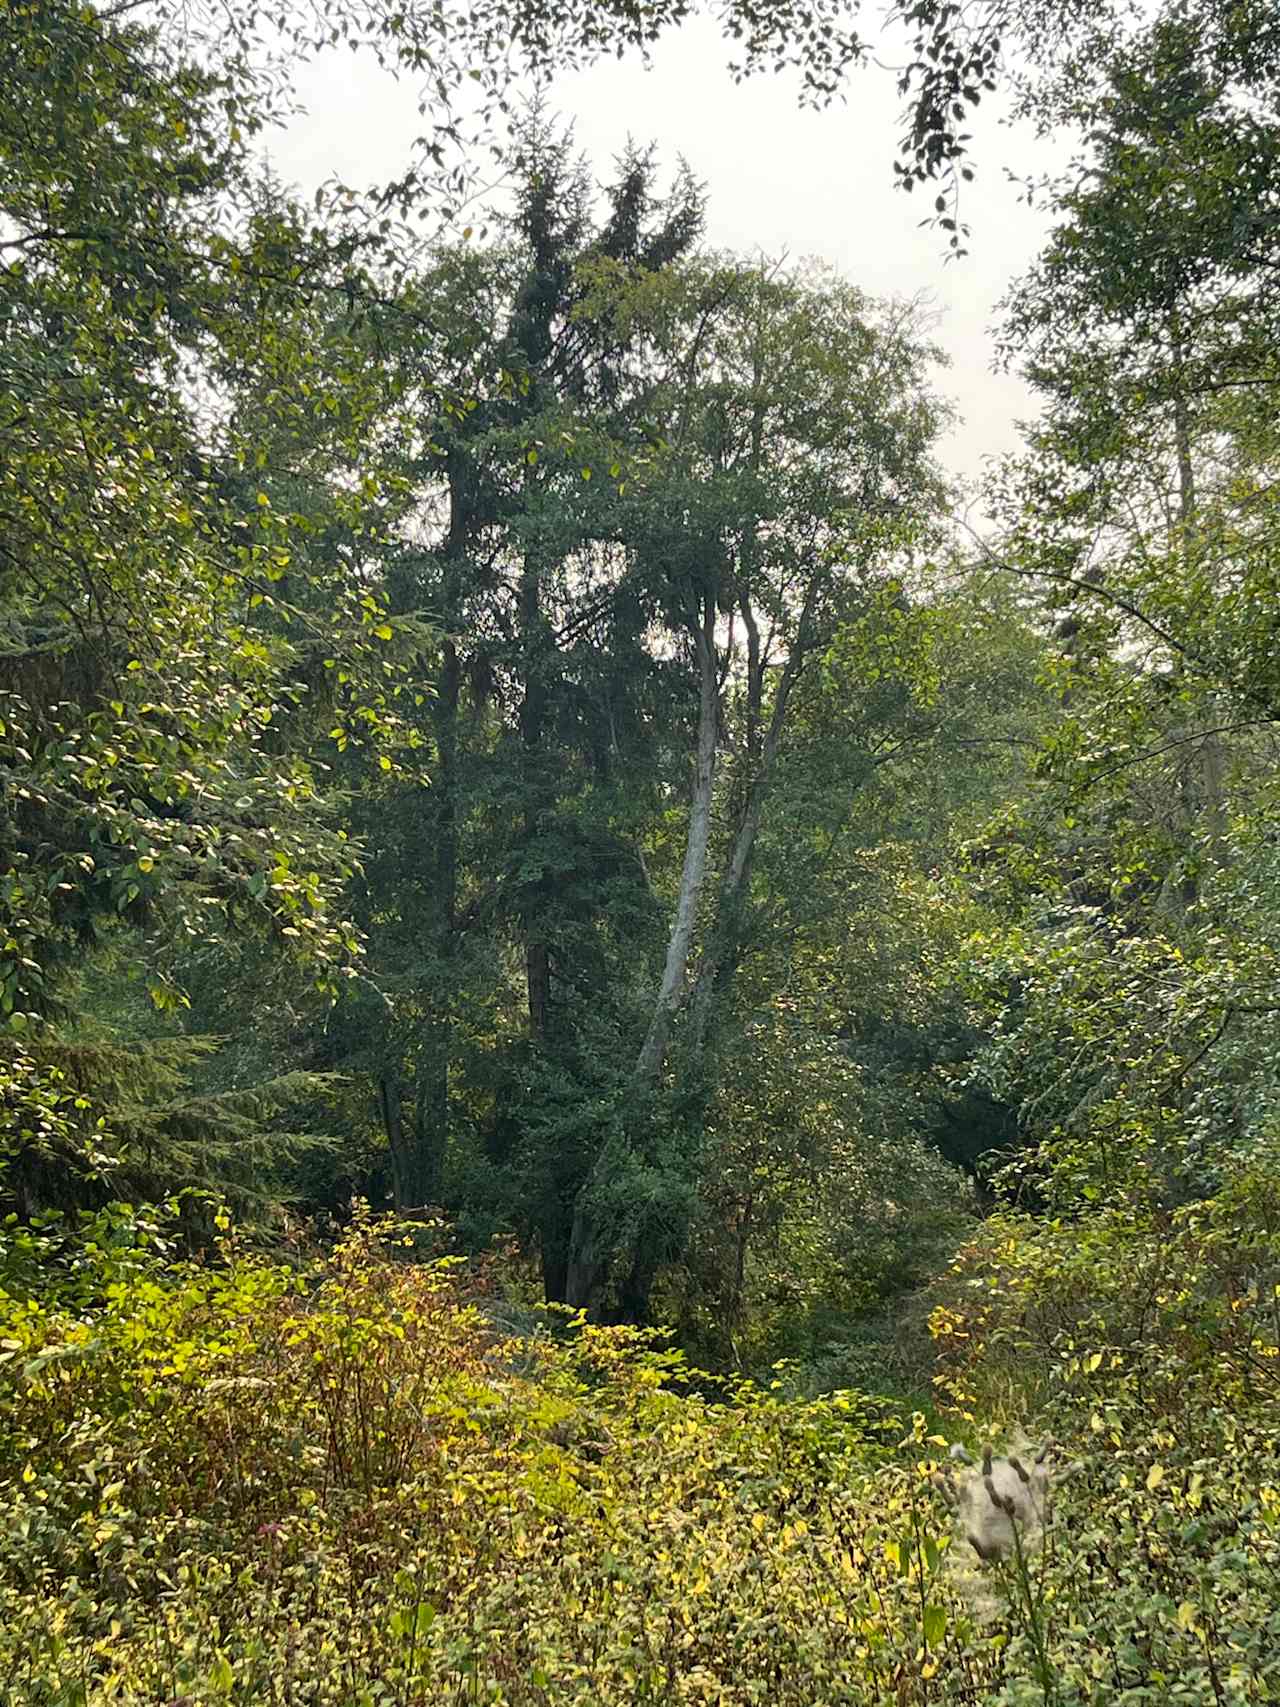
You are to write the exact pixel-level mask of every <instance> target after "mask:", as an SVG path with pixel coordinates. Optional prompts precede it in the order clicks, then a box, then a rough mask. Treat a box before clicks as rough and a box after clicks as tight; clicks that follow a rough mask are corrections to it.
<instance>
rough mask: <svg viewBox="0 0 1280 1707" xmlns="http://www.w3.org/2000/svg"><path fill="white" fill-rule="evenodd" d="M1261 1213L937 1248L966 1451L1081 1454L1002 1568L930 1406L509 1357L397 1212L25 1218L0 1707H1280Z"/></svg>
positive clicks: (1260, 1183)
mask: <svg viewBox="0 0 1280 1707" xmlns="http://www.w3.org/2000/svg"><path fill="white" fill-rule="evenodd" d="M1278 1206H1280V1194H1277V1191H1276V1188H1275V1186H1274V1185H1273V1184H1269V1183H1268V1181H1267V1175H1266V1174H1265V1173H1263V1174H1260V1175H1256V1176H1251V1177H1250V1178H1248V1179H1245V1180H1242V1181H1241V1182H1240V1183H1239V1184H1238V1185H1236V1186H1234V1187H1232V1188H1230V1189H1229V1190H1228V1191H1227V1192H1226V1193H1224V1194H1223V1195H1222V1196H1221V1197H1220V1198H1219V1199H1217V1200H1215V1202H1214V1203H1212V1204H1210V1205H1207V1206H1202V1207H1200V1208H1199V1209H1197V1210H1194V1211H1190V1210H1189V1211H1186V1212H1184V1213H1183V1214H1182V1215H1181V1216H1178V1217H1174V1218H1173V1219H1172V1220H1170V1222H1169V1223H1168V1225H1166V1226H1162V1227H1158V1228H1153V1227H1151V1226H1146V1227H1143V1226H1139V1225H1137V1224H1136V1223H1134V1222H1132V1221H1121V1220H1114V1221H1108V1220H1099V1221H1097V1222H1096V1223H1094V1224H1092V1225H1091V1226H1090V1227H1089V1228H1088V1229H1081V1228H1073V1229H1068V1228H1066V1227H1061V1226H1060V1227H1057V1228H1052V1227H1051V1228H1048V1229H1044V1228H1040V1229H1038V1230H1037V1229H1035V1228H1033V1227H1031V1226H1030V1225H1026V1224H1021V1223H1018V1222H1016V1221H1012V1220H1010V1221H1004V1222H1001V1221H995V1222H992V1223H990V1224H989V1225H988V1227H987V1228H986V1230H985V1231H984V1233H983V1236H982V1237H981V1239H980V1240H976V1241H975V1242H973V1243H972V1244H971V1245H970V1246H969V1247H968V1248H967V1249H966V1250H965V1251H964V1252H963V1253H961V1256H960V1258H959V1259H958V1261H957V1264H956V1267H955V1270H954V1271H953V1273H952V1274H951V1276H950V1277H949V1278H948V1281H947V1283H946V1287H945V1289H944V1290H945V1297H942V1296H941V1295H940V1298H939V1302H938V1305H937V1308H936V1310H935V1314H934V1329H935V1334H936V1336H937V1339H938V1344H939V1349H940V1359H941V1361H940V1372H941V1373H940V1382H939V1394H940V1399H941V1401H942V1403H943V1405H944V1407H945V1409H944V1412H943V1414H944V1415H946V1416H948V1418H949V1422H948V1425H947V1426H948V1428H949V1431H954V1432H959V1433H963V1434H964V1435H965V1436H966V1438H968V1439H969V1440H970V1441H971V1442H974V1441H976V1440H978V1439H980V1438H981V1436H982V1434H983V1432H984V1430H985V1429H987V1428H988V1427H993V1428H1000V1429H1001V1430H1002V1431H1003V1432H1004V1435H1005V1437H1006V1438H1008V1437H1009V1436H1010V1435H1011V1434H1012V1433H1013V1432H1014V1431H1015V1430H1016V1428H1017V1426H1018V1425H1019V1423H1022V1422H1025V1423H1027V1424H1028V1425H1029V1424H1030V1423H1031V1422H1032V1421H1033V1420H1034V1421H1036V1422H1040V1421H1043V1420H1046V1419H1047V1420H1049V1421H1051V1422H1052V1423H1053V1425H1054V1426H1055V1427H1056V1428H1057V1430H1058V1433H1059V1436H1060V1438H1061V1440H1062V1442H1063V1444H1064V1445H1065V1446H1066V1447H1067V1448H1068V1449H1069V1450H1070V1451H1071V1452H1073V1453H1074V1454H1076V1455H1077V1456H1079V1457H1081V1458H1082V1459H1083V1469H1082V1472H1081V1473H1080V1474H1078V1475H1077V1476H1075V1477H1074V1478H1073V1479H1072V1480H1070V1481H1069V1482H1067V1483H1065V1484H1064V1486H1063V1488H1062V1490H1061V1494H1060V1498H1059V1505H1058V1511H1057V1514H1056V1518H1055V1521H1054V1523H1053V1525H1052V1527H1051V1530H1050V1535H1049V1539H1048V1542H1047V1544H1046V1545H1045V1546H1044V1547H1043V1548H1042V1549H1040V1550H1039V1551H1037V1552H1036V1553H1035V1554H1034V1555H1033V1556H1031V1557H1028V1558H1026V1559H1022V1560H1019V1559H1015V1560H1013V1561H1012V1562H1010V1563H1008V1564H1005V1565H1000V1566H994V1567H991V1566H982V1567H979V1566H978V1565H977V1563H976V1561H975V1560H974V1558H973V1556H972V1553H971V1551H970V1549H969V1548H968V1546H967V1544H966V1543H965V1542H964V1540H963V1538H962V1537H959V1536H955V1535H953V1533H952V1525H951V1521H950V1518H949V1514H948V1512H947V1510H946V1508H945V1506H944V1504H943V1502H942V1500H941V1499H940V1497H939V1496H938V1495H937V1494H936V1493H935V1491H934V1489H933V1487H932V1485H931V1484H930V1481H929V1473H930V1471H931V1469H932V1468H934V1465H935V1461H936V1460H937V1459H938V1458H939V1457H940V1456H941V1455H942V1453H943V1448H944V1445H945V1442H944V1441H943V1440H942V1438H941V1436H939V1435H936V1434H929V1433H927V1432H926V1431H927V1429H928V1428H929V1427H930V1426H931V1425H930V1424H928V1423H926V1422H925V1421H924V1419H923V1417H922V1416H920V1415H919V1413H917V1414H916V1416H915V1417H914V1419H901V1418H900V1417H897V1416H895V1415H894V1414H893V1410H892V1408H891V1406H890V1405H889V1403H888V1401H885V1400H876V1399H871V1398H865V1397H863V1396H860V1395H858V1394H855V1393H852V1392H844V1393H836V1394H832V1395H829V1396H827V1397H826V1398H823V1399H820V1400H816V1401H813V1400H802V1399H792V1398H790V1397H788V1396H787V1393H786V1391H785V1389H784V1388H783V1387H781V1386H780V1385H775V1386H773V1387H769V1386H767V1385H766V1386H764V1387H758V1386H754V1385H752V1384H750V1383H726V1382H724V1381H716V1380H712V1379H711V1378H708V1377H702V1376H699V1375H697V1374H695V1373H694V1372H692V1371H691V1370H689V1369H688V1368H687V1367H686V1365H685V1364H684V1362H683V1360H682V1359H681V1357H680V1356H679V1354H678V1353H675V1352H672V1351H670V1350H667V1349H664V1348H663V1347H662V1346H661V1344H660V1343H658V1342H656V1341H655V1340H654V1339H653V1338H652V1337H651V1336H646V1335H644V1334H642V1333H639V1332H637V1331H636V1330H628V1329H617V1328H599V1327H593V1326H586V1325H582V1324H581V1323H575V1322H573V1321H571V1320H569V1319H567V1318H559V1319H558V1318H556V1317H550V1318H549V1319H548V1321H547V1322H546V1323H545V1324H544V1325H543V1327H542V1328H541V1329H540V1330H539V1331H537V1332H536V1333H533V1334H530V1333H528V1332H526V1333H524V1334H523V1335H522V1336H521V1337H520V1338H518V1339H504V1338H502V1337H501V1335H500V1334H499V1332H498V1330H497V1329H496V1328H495V1327H494V1322H495V1320H496V1319H497V1318H498V1317H499V1316H500V1314H501V1312H500V1311H497V1310H495V1309H493V1308H492V1307H491V1304H490V1302H489V1301H488V1300H487V1299H486V1297H485V1296H484V1294H483V1291H482V1290H481V1289H480V1288H479V1287H478V1285H477V1282H476V1279H475V1276H474V1274H472V1273H471V1272H470V1271H465V1270H462V1269H460V1268H458V1267H454V1266H452V1265H450V1264H448V1263H445V1264H440V1263H436V1264H428V1263H423V1262H420V1261H414V1260H411V1259H412V1255H413V1253H412V1252H410V1251H406V1250H405V1249H403V1248H402V1245H401V1243H400V1237H401V1236H402V1233H403V1230H401V1234H396V1233H395V1231H394V1230H393V1229H390V1228H377V1227H375V1226H373V1225H371V1224H369V1223H367V1222H366V1223H362V1224H360V1225H358V1226H357V1227H356V1229H355V1230H354V1231H353V1232H352V1233H351V1235H350V1236H349V1237H348V1238H347V1239H346V1241H345V1242H344V1243H342V1244H341V1245H339V1246H338V1247H337V1248H336V1249H335V1250H333V1251H332V1252H331V1253H329V1254H328V1255H327V1256H325V1257H323V1258H315V1259H310V1260H306V1261H303V1260H301V1259H295V1260H294V1261H293V1262H291V1263H286V1262H284V1261H282V1260H281V1259H280V1258H279V1257H276V1256H269V1255H261V1254H255V1253H253V1252H252V1251H249V1250H246V1249H243V1248H241V1247H239V1246H238V1245H237V1243H236V1242H235V1240H234V1238H233V1237H231V1236H229V1235H228V1236H224V1238H223V1240H222V1243H221V1245H220V1247H219V1250H218V1252H217V1253H216V1255H213V1256H211V1257H210V1258H209V1259H208V1260H205V1261H202V1262H197V1261H191V1260H188V1259H186V1258H180V1257H179V1256H178V1255H177V1254H176V1253H175V1252H174V1251H173V1250H171V1249H169V1248H168V1247H167V1244H166V1234H165V1227H164V1223H163V1220H160V1221H157V1220H156V1219H155V1218H153V1217H152V1218H148V1217H144V1216H139V1215H136V1214H132V1213H125V1212H123V1211H116V1212H112V1213H111V1214H109V1215H104V1216H99V1217H98V1218H97V1219H96V1220H94V1221H92V1222H88V1223H86V1225H85V1226H84V1227H82V1228H81V1229H80V1231H79V1233H78V1234H77V1236H76V1237H75V1238H72V1237H70V1236H69V1235H68V1232H67V1229H66V1227H65V1225H63V1224H61V1223H52V1224H50V1225H49V1226H48V1227H46V1228H45V1229H44V1230H43V1231H37V1232H34V1233H33V1232H31V1231H19V1230H18V1229H17V1228H16V1226H12V1225H11V1226H10V1227H9V1228H8V1229H7V1230H6V1240H7V1244H6V1249H5V1252H4V1256H5V1267H4V1273H5V1275H6V1276H7V1281H6V1285H7V1291H6V1292H5V1293H4V1294H3V1296H2V1298H0V1304H2V1308H3V1321H2V1326H0V1342H2V1344H0V1356H2V1357H3V1359H4V1362H3V1364H2V1365H0V1371H2V1375H0V1379H2V1381H3V1386H2V1387H0V1502H2V1504H3V1511H2V1513H0V1519H2V1523H0V1528H2V1533H3V1536H4V1540H3V1542H2V1543H0V1547H2V1552H0V1699H3V1700H4V1701H6V1702H13V1703H15V1704H16V1703H23V1704H31V1707H44V1704H49V1707H52V1704H55V1703H56V1704H58V1707H72V1704H76V1707H89V1704H91V1703H92V1704H95V1707H96V1704H98V1703H105V1702H109V1701H120V1702H155V1703H168V1704H170V1707H178V1704H181V1707H197V1704H199V1707H204V1704H209V1703H222V1702H229V1703H250V1702H253V1703H259V1702H261V1703H303V1702H307V1703H312V1702H314V1703H333V1704H335V1707H336V1704H342V1707H357V1704H372V1703H397V1704H402V1707H425V1704H427V1703H430V1704H432V1707H435V1704H436V1703H444V1702H458V1703H462V1702H467V1703H471V1702H511V1703H530V1704H532V1703H539V1704H542V1703H553V1702H554V1703H556V1704H560V1703H583V1704H586V1703H592V1704H596V1703H599V1704H602V1707H603V1704H608V1707H612V1704H614V1703H618V1704H621V1703H640V1702H654V1703H657V1702H663V1703H667V1702H672V1703H675V1702H719V1703H733V1704H735V1707H736V1704H738V1703H743V1704H746V1703H753V1702H760V1701H768V1702H770V1703H796V1704H799V1703H805V1704H811V1703H828V1702H830V1703H835V1702H849V1703H859V1704H861V1703H868V1704H872V1703H885V1704H889V1703H894V1704H900V1703H907V1702H931V1701H933V1702H940V1703H941V1702H971V1703H977V1702H992V1703H1009V1704H1013V1703H1023V1702H1028V1703H1029V1702H1037V1703H1039V1702H1050V1703H1060V1704H1062V1707H1066V1704H1068V1703H1077V1702H1091V1703H1092V1702H1097V1703H1102V1702H1107V1703H1110V1702H1116V1703H1120V1702H1124V1703H1138V1702H1156V1701H1160V1702H1174V1701H1177V1702H1197V1703H1198V1702H1204V1703H1234V1702H1246V1701H1271V1700H1277V1699H1280V1493H1278V1492H1277V1488H1278V1487H1280V1426H1278V1424H1280V1418H1278V1416H1277V1412H1278V1409H1280V1407H1278V1406H1277V1372H1278V1370H1280V1361H1278V1359H1277V1333H1276V1319H1277V1318H1276V1312H1277V1280H1278V1279H1280V1263H1278V1262H1277V1251H1278V1246H1280V1234H1278V1233H1277V1228H1278V1227H1280V1215H1278V1214H1277V1208H1278ZM1032 1412H1034V1413H1036V1414H1035V1416H1034V1419H1033V1416H1032V1414H1031V1413H1032ZM904 1437H905V1438H904Z"/></svg>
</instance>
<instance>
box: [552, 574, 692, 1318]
mask: <svg viewBox="0 0 1280 1707" xmlns="http://www.w3.org/2000/svg"><path fill="white" fill-rule="evenodd" d="M715 620H716V611H715V601H714V599H712V598H708V599H707V600H706V603H705V605H704V608H703V612H702V618H701V621H700V623H699V626H698V627H697V629H696V630H695V632H694V645H695V648H696V651H697V657H698V735H697V753H696V759H695V764H694V777H693V797H692V800H691V802H690V807H689V830H688V835H687V838H686V841H685V854H684V868H683V870H682V872H681V874H680V893H679V897H678V898H677V901H676V914H675V920H674V922H673V924H672V927H671V936H670V938H669V940H668V942H667V955H666V961H665V963H664V965H663V969H662V982H661V984H660V985H659V987H658V993H657V995H656V997H655V998H654V1004H653V1013H652V1016H651V1017H650V1020H649V1029H648V1031H647V1032H646V1033H645V1039H644V1042H643V1043H642V1044H641V1046H640V1053H639V1056H638V1057H637V1060H636V1065H635V1075H634V1076H635V1081H636V1086H637V1089H648V1088H650V1087H652V1086H653V1085H655V1084H656V1083H657V1082H658V1079H659V1078H660V1076H661V1073H662V1068H663V1063H664V1062H665V1060H666V1054H667V1046H668V1044H669V1043H670V1040H671V1027H672V1023H673V1021H674V1019H675V1014H676V1010H677V1008H678V1007H679V1005H680V998H681V995H682V993H683V990H684V985H685V978H686V975H687V973H688V969H689V951H690V948H691V947H692V944H693V930H694V925H695V923H696V922H697V917H698V902H699V900H700V898H701V895H702V889H703V884H704V881H705V878H706V871H707V844H708V842H709V841H710V837H711V800H712V794H713V790H714V785H715V764H716V730H717V724H718V712H719V684H718V682H717V680H716V648H715ZM607 1166H608V1156H607V1152H606V1151H604V1150H602V1151H601V1153H600V1155H599V1156H598V1157H597V1158H596V1162H595V1166H594V1167H593V1168H592V1170H591V1173H590V1175H589V1176H588V1178H587V1180H586V1183H585V1184H584V1185H583V1186H582V1187H581V1189H580V1190H579V1192H578V1198H577V1203H576V1205H575V1207H574V1215H573V1231H572V1235H571V1237H570V1242H569V1260H568V1266H567V1270H566V1274H565V1302H566V1303H567V1304H569V1305H570V1306H571V1307H572V1308H573V1309H575V1310H585V1311H586V1313H587V1314H588V1315H589V1316H597V1315H598V1314H599V1311H600V1301H601V1297H602V1294H603V1291H604V1285H605V1281H606V1279H607V1277H608V1276H607V1271H608V1260H607V1253H606V1252H604V1251H603V1250H602V1249H601V1248H600V1241H599V1236H598V1235H599V1229H598V1228H597V1226H596V1225H595V1223H594V1220H593V1215H592V1208H591V1191H592V1187H593V1186H594V1185H596V1184H597V1183H598V1182H599V1181H600V1180H601V1179H602V1178H603V1176H604V1170H605V1169H606V1168H607ZM644 1290H645V1291H646V1292H647V1286H645V1288H644Z"/></svg>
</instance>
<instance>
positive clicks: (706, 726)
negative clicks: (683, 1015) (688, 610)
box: [636, 599, 719, 1084]
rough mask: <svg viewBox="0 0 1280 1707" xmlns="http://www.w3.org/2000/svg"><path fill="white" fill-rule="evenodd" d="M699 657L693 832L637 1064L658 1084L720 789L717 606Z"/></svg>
mask: <svg viewBox="0 0 1280 1707" xmlns="http://www.w3.org/2000/svg"><path fill="white" fill-rule="evenodd" d="M695 642H696V646H697V653H698V689H699V692H698V746H697V759H696V764H695V769H694V781H693V799H692V802H691V804H690V808H689V832H688V837H687V839H686V842H685V852H684V869H683V871H682V872H681V875H680V894H679V898H678V899H677V901H676V916H675V923H674V924H673V925H672V927H671V936H670V939H669V940H668V943H667V958H666V964H665V965H664V967H663V971H662V983H661V986H660V987H659V990H658V995H657V998H656V1000H655V1001H654V1004H653V1016H652V1018H651V1019H650V1021H649V1030H648V1033H647V1034H646V1036H645V1040H644V1042H643V1044H642V1045H641V1047H640V1055H639V1058H638V1060H637V1061H636V1078H637V1079H638V1080H640V1081H642V1082H643V1083H647V1084H653V1083H656V1081H657V1079H658V1078H659V1076H660V1074H661V1072H662V1067H663V1063H664V1061H665V1060H666V1053H667V1045H668V1043H669V1042H670V1039H671V1023H672V1020H673V1019H674V1017H675V1012H676V1008H677V1006H678V1005H679V1001H680V995H681V991H682V990H683V988H684V981H685V975H686V973H687V972H688V968H689V950H690V947H691V945H692V942H693V928H694V925H695V923H696V922H697V917H698V901H699V899H700V897H701V894H702V885H703V881H704V879H705V877H706V870H707V843H708V841H709V840H710V836H711V797H712V791H713V788H714V785H715V765H716V722H717V718H716V712H717V709H718V703H719V695H718V692H717V684H716V653H715V604H714V602H713V601H712V600H711V599H708V600H707V602H706V608H705V611H704V614H703V620H702V626H701V628H700V629H699V631H698V632H697V634H696V636H695Z"/></svg>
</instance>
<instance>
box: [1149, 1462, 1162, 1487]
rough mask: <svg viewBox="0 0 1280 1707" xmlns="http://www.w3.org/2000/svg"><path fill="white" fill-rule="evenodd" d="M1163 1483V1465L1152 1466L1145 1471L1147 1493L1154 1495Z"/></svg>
mask: <svg viewBox="0 0 1280 1707" xmlns="http://www.w3.org/2000/svg"><path fill="white" fill-rule="evenodd" d="M1163 1481H1164V1465H1163V1464H1153V1465H1152V1466H1151V1468H1150V1469H1149V1470H1148V1471H1147V1492H1148V1493H1154V1492H1155V1490H1156V1489H1157V1488H1158V1487H1159V1486H1160V1484H1161V1482H1163Z"/></svg>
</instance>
